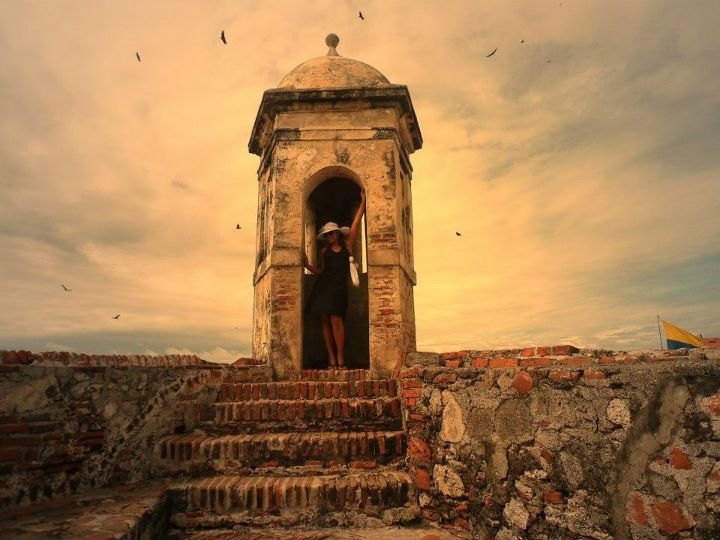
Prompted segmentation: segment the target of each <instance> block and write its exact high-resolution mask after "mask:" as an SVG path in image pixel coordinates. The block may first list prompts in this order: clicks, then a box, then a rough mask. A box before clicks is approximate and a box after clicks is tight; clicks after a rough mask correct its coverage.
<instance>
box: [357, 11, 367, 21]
mask: <svg viewBox="0 0 720 540" xmlns="http://www.w3.org/2000/svg"><path fill="white" fill-rule="evenodd" d="M358 16H359V17H360V18H361V19H362V20H363V21H364V20H365V17H363V14H362V11H358Z"/></svg>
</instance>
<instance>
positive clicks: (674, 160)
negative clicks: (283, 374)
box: [0, 0, 720, 357]
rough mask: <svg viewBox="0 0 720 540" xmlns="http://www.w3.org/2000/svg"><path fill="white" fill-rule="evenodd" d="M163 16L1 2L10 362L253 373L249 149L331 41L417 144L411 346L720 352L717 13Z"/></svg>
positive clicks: (597, 9) (669, 5) (192, 10)
mask: <svg viewBox="0 0 720 540" xmlns="http://www.w3.org/2000/svg"><path fill="white" fill-rule="evenodd" d="M169 5H170V4H166V3H158V4H153V5H152V6H146V7H144V8H143V10H141V11H137V10H136V9H134V8H132V6H128V5H127V4H123V3H118V4H103V5H102V6H98V7H97V9H94V10H86V9H79V8H77V7H76V6H73V4H72V3H67V2H57V3H53V4H52V5H49V6H43V8H42V9H40V8H38V7H37V6H34V5H32V4H27V3H14V4H10V3H5V4H2V5H0V98H2V99H0V117H2V118H3V122H2V123H0V198H1V199H2V201H3V209H2V210H3V211H2V212H0V253H2V254H3V260H2V264H0V298H2V299H3V310H0V329H1V330H0V344H5V345H4V346H10V345H12V344H18V346H19V345H20V344H29V345H32V346H33V347H43V346H45V344H47V343H65V344H68V346H70V347H73V348H74V349H75V350H79V351H83V350H89V351H91V352H92V351H94V352H102V351H106V350H111V349H112V350H118V351H136V350H144V349H145V348H151V349H152V350H157V351H165V350H167V349H169V348H175V349H178V350H185V349H187V350H192V351H206V352H208V353H209V354H217V355H218V357H221V356H222V354H223V353H222V351H228V353H227V354H229V355H232V354H234V353H235V351H243V352H242V354H247V352H248V350H249V342H250V333H251V330H250V328H251V319H252V313H253V309H252V303H253V289H252V273H253V270H254V255H255V253H254V252H255V231H254V228H253V227H252V223H254V222H255V216H256V207H257V182H256V170H257V166H258V158H257V156H254V155H250V154H249V153H247V151H246V148H247V142H248V139H249V135H250V129H251V127H252V122H253V120H254V118H255V114H256V112H257V107H258V104H259V101H260V97H261V95H262V92H263V91H264V90H265V89H267V88H270V87H272V86H273V85H275V84H276V83H277V82H278V81H279V80H280V79H281V78H282V76H283V75H284V74H285V73H287V72H288V71H289V70H290V69H292V68H293V67H294V66H295V65H297V64H299V63H300V62H303V61H304V60H306V59H308V58H311V57H314V56H319V55H322V54H324V53H325V46H324V43H323V40H324V37H325V35H326V34H327V32H328V29H332V31H335V32H337V33H338V34H339V35H340V38H341V42H340V46H339V50H340V53H341V54H343V55H345V56H348V57H351V58H356V59H359V60H361V61H365V62H367V63H369V64H371V65H373V66H375V67H377V68H378V69H380V70H381V71H382V72H383V73H384V74H385V75H387V77H388V78H389V80H391V81H392V82H394V83H400V84H407V85H408V87H409V89H410V92H411V95H412V98H413V103H414V107H415V110H416V112H417V114H418V118H419V122H420V126H421V128H422V131H423V137H424V148H423V149H422V150H420V151H419V152H416V153H415V154H413V155H412V161H413V167H414V178H413V223H414V242H415V244H414V246H415V267H416V270H417V272H418V276H419V283H418V286H417V287H416V288H415V309H416V321H417V327H418V345H419V347H421V348H422V347H435V348H437V350H440V349H443V348H448V349H449V348H456V349H461V348H469V347H476V348H492V347H515V346H522V345H538V344H553V343H558V342H559V341H560V340H563V339H573V340H575V342H576V343H582V344H588V345H593V344H597V345H598V346H603V347H608V348H609V347H612V346H615V345H618V346H619V345H622V346H623V347H625V346H628V347H629V346H631V347H641V346H650V345H652V346H654V343H655V341H654V339H655V337H654V336H653V334H652V321H653V318H654V317H655V315H656V314H657V313H658V312H659V313H661V314H667V316H668V317H670V316H673V317H676V318H677V319H678V324H681V325H682V323H684V322H685V321H686V324H688V325H690V326H691V327H692V328H698V329H702V331H703V332H704V333H705V334H706V335H709V334H718V333H720V323H719V322H718V321H719V320H720V318H719V317H718V315H719V314H720V305H719V304H718V300H717V298H718V295H717V286H716V285H714V278H713V277H712V276H714V275H717V273H718V271H720V258H717V254H716V252H715V251H714V249H715V248H714V247H713V246H714V245H715V243H716V239H717V238H718V237H719V235H720V220H718V218H717V216H718V215H719V214H720V184H718V182H717V177H718V174H719V173H720V158H719V157H718V153H717V151H716V149H715V146H716V141H717V140H718V135H720V124H719V122H718V117H717V115H716V114H713V113H714V111H717V110H719V109H720V77H718V64H717V61H716V44H715V43H714V41H713V36H714V35H715V29H714V26H713V25H714V24H715V19H716V17H714V16H713V15H714V13H715V11H716V5H715V2H713V1H712V0H707V1H701V2H696V3H694V4H693V9H692V10H688V9H687V8H686V6H683V5H681V4H678V3H676V2H671V1H664V0H663V1H659V2H633V3H627V2H622V1H620V0H603V1H592V0H591V1H588V2H583V3H571V4H567V3H564V5H563V6H554V5H553V6H550V5H548V4H547V3H544V2H539V1H529V2H524V3H523V5H522V6H519V5H518V6H513V5H511V4H507V3H499V2H495V3H493V2H490V3H477V2H453V3H447V4H446V5H443V7H442V9H440V8H438V6H437V5H436V4H432V3H415V4H413V5H412V6H411V7H408V6H400V5H399V4H398V5H390V4H387V3H380V2H369V3H367V4H366V5H365V6H364V8H363V13H364V14H365V15H366V21H365V22H364V23H362V24H360V23H359V21H358V20H357V13H356V9H355V8H353V6H352V5H351V4H350V3H347V2H346V3H337V2H331V1H323V2H317V3H312V4H302V3H294V2H285V3H283V4H282V9H283V12H284V13H285V16H284V17H282V18H278V17H277V16H276V11H277V10H268V9H267V7H266V5H264V4H262V3H249V4H247V5H244V6H243V13H242V15H238V13H237V10H234V9H233V8H231V7H229V6H228V5H222V4H217V5H213V6H210V7H208V6H202V7H198V6H197V5H195V4H192V3H183V2H179V3H173V4H172V9H171V10H168V6H169ZM160 21H162V23H160ZM218 28H224V29H225V32H226V35H227V36H228V39H229V44H228V46H222V44H219V40H218ZM268 29H272V32H268ZM427 35H432V36H433V39H432V40H428V39H427V38H426V36H427ZM288 36H292V38H288ZM521 39H524V40H525V43H524V44H521V43H520V40H521ZM99 42H102V43H103V46H102V47H97V43H99ZM169 44H171V45H169ZM495 47H497V48H498V52H497V53H496V55H495V56H493V57H492V58H485V55H486V54H487V52H488V51H490V50H492V49H493V48H495ZM136 50H140V51H141V55H142V57H143V62H141V63H138V62H137V61H136V60H135V57H134V53H135V51H136ZM248 51H257V52H256V53H253V54H248ZM548 58H551V59H552V62H551V63H550V64H547V62H546V60H547V59H548ZM236 223H241V224H242V225H243V229H242V230H241V231H236V230H235V229H234V226H235V224H236ZM455 230H461V231H462V232H463V236H462V237H461V238H456V237H455V235H454V231H455ZM61 282H63V283H67V284H69V285H70V286H71V288H73V292H72V293H67V294H64V293H62V291H61V290H60V289H59V283H61ZM116 313H122V317H121V319H120V320H119V321H114V320H112V319H111V316H112V315H114V314H116ZM235 326H240V328H241V330H240V331H234V330H233V329H234V327H235ZM619 329H625V330H623V331H619ZM139 342H141V343H145V345H142V346H141V345H137V343H139ZM215 351H217V352H215Z"/></svg>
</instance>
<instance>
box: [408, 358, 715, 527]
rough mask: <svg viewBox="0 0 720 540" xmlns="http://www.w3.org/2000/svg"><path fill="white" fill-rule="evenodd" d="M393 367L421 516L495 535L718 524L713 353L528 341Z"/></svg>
mask: <svg viewBox="0 0 720 540" xmlns="http://www.w3.org/2000/svg"><path fill="white" fill-rule="evenodd" d="M406 365H407V366H408V367H406V368H405V369H403V370H402V371H401V372H400V374H399V375H400V381H401V387H402V395H403V397H404V404H405V407H406V410H405V415H406V427H407V430H408V433H409V438H408V441H409V442H408V462H409V466H410V468H411V471H412V472H413V474H414V475H415V478H416V483H417V486H418V488H419V489H420V490H421V495H420V505H421V507H422V511H423V516H424V517H425V519H428V520H430V521H438V522H445V523H451V524H454V525H455V526H459V527H463V528H466V529H468V530H471V531H472V532H473V533H474V535H475V536H477V537H485V536H488V537H497V538H505V539H510V538H548V539H549V538H553V539H556V538H568V539H569V538H579V537H589V538H631V537H632V538H643V539H645V538H667V537H668V536H672V535H676V534H679V535H681V536H684V537H693V538H712V537H716V536H715V535H716V534H717V532H718V531H719V530H720V351H717V352H715V351H710V350H707V351H704V350H698V349H695V350H690V351H688V350H680V351H664V352H660V351H639V352H634V353H611V352H607V351H590V350H587V351H580V350H578V349H576V348H574V347H570V346H562V347H555V348H553V347H537V348H528V349H516V350H507V351H461V352H458V353H446V354H435V353H415V354H411V355H409V357H408V360H407V363H406Z"/></svg>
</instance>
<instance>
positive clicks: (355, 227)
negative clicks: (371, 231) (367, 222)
mask: <svg viewBox="0 0 720 540" xmlns="http://www.w3.org/2000/svg"><path fill="white" fill-rule="evenodd" d="M364 213H365V189H364V188H361V190H360V206H358V209H357V212H356V213H355V219H353V222H352V225H351V226H350V234H349V235H348V244H349V245H350V247H351V248H352V246H354V245H355V238H357V235H358V231H360V223H361V222H362V216H363V214H364Z"/></svg>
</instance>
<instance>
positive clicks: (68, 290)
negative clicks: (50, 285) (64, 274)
mask: <svg viewBox="0 0 720 540" xmlns="http://www.w3.org/2000/svg"><path fill="white" fill-rule="evenodd" d="M60 286H61V287H62V288H63V289H65V290H66V291H67V292H70V291H72V289H68V288H67V287H66V286H65V285H63V284H62V283H61V284H60Z"/></svg>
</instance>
